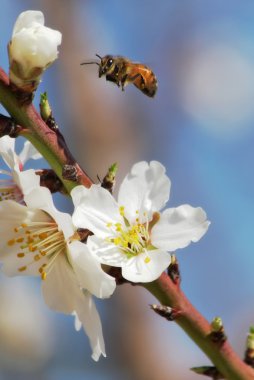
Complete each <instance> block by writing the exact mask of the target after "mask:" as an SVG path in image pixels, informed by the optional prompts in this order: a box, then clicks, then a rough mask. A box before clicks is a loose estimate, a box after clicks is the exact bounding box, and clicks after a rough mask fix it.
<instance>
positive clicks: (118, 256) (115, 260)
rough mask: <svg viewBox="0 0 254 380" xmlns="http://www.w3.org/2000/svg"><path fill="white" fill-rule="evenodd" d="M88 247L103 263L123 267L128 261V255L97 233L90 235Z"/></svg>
mask: <svg viewBox="0 0 254 380" xmlns="http://www.w3.org/2000/svg"><path fill="white" fill-rule="evenodd" d="M87 246H88V248H89V249H90V250H91V251H92V252H93V253H94V254H95V255H96V256H97V257H98V260H99V261H100V263H102V264H106V265H109V266H113V267H122V266H124V265H126V263H127V262H128V258H127V256H126V255H125V254H124V253H123V252H122V251H121V250H120V248H119V247H117V246H116V245H115V244H110V243H108V242H106V241H105V240H102V239H100V238H98V237H97V236H96V235H93V236H89V238H88V240H87Z"/></svg>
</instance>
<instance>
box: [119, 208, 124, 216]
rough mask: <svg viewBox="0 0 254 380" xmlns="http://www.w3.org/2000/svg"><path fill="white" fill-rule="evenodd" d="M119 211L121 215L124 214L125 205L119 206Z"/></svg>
mask: <svg viewBox="0 0 254 380" xmlns="http://www.w3.org/2000/svg"><path fill="white" fill-rule="evenodd" d="M119 213H120V215H121V216H124V206H120V207H119Z"/></svg>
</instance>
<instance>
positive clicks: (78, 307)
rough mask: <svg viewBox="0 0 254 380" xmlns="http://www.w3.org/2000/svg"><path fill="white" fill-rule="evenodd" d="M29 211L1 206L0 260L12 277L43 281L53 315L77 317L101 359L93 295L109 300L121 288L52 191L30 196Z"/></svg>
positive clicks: (36, 191) (102, 349)
mask: <svg viewBox="0 0 254 380" xmlns="http://www.w3.org/2000/svg"><path fill="white" fill-rule="evenodd" d="M25 203H26V205H27V206H24V205H20V204H18V203H16V202H14V201H10V200H7V201H2V202H0V231H1V239H0V260H1V262H2V264H3V265H2V271H3V272H4V273H5V274H7V275H8V276H17V275H28V276H40V277H41V279H42V293H43V296H44V299H45V302H46V304H47V305H48V306H49V307H50V308H51V309H53V310H56V311H59V312H62V313H65V314H73V315H75V316H76V322H75V326H76V327H77V328H80V326H81V324H82V325H83V328H84V330H85V332H86V333H87V335H88V337H89V340H90V344H91V347H92V350H93V354H92V357H93V359H94V360H98V359H99V357H100V355H101V354H102V355H104V356H105V347H104V341H103V335H102V328H101V321H100V317H99V314H98V312H97V310H96V307H95V304H94V302H93V300H92V294H93V295H95V296H97V297H100V298H105V297H109V296H110V295H111V294H112V293H113V291H114V289H115V280H114V279H113V278H112V277H110V276H109V275H107V274H106V273H105V272H104V271H103V270H102V269H101V265H100V263H99V261H98V259H97V257H95V256H94V255H93V254H92V253H91V252H90V251H89V249H88V247H87V245H86V244H83V243H82V242H81V241H79V236H78V234H77V231H76V229H75V227H74V225H73V223H72V220H71V216H70V215H69V214H66V213H62V212H59V211H58V210H57V209H56V208H55V206H54V204H53V200H52V195H51V193H50V191H49V190H48V189H47V188H43V187H39V188H37V189H34V190H32V191H31V192H30V193H29V194H28V195H26V196H25Z"/></svg>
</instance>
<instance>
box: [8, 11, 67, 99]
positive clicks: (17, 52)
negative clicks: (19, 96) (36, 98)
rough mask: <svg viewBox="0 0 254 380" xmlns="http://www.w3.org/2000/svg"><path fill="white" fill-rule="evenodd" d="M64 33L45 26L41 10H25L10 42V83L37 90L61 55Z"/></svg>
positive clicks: (29, 91) (27, 90) (18, 86)
mask: <svg viewBox="0 0 254 380" xmlns="http://www.w3.org/2000/svg"><path fill="white" fill-rule="evenodd" d="M61 40H62V34H61V33H60V32H59V31H57V30H53V29H50V28H47V27H46V26H44V15H43V13H42V12H40V11H26V12H22V13H21V14H20V15H19V16H18V18H17V20H16V23H15V25H14V28H13V33H12V39H11V41H10V42H9V45H8V54H9V63H10V82H11V84H14V85H15V86H16V88H17V90H20V91H22V92H25V93H33V92H34V91H35V90H36V88H37V86H38V84H39V82H40V77H41V75H42V73H43V71H44V70H46V69H47V68H48V67H49V66H50V65H51V64H52V63H53V62H54V61H55V60H56V58H57V56H58V50H57V47H58V46H59V45H60V44H61Z"/></svg>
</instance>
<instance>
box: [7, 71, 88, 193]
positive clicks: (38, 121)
mask: <svg viewBox="0 0 254 380" xmlns="http://www.w3.org/2000/svg"><path fill="white" fill-rule="evenodd" d="M0 103H2V105H3V106H4V107H5V109H6V110H7V111H8V112H9V114H10V115H11V117H12V118H13V119H14V120H15V121H16V123H17V124H19V125H21V126H22V127H23V128H24V131H23V132H22V133H21V134H22V135H23V136H25V137H26V138H27V139H28V140H29V141H31V143H32V144H33V145H34V146H35V147H36V148H37V150H38V151H39V152H40V153H41V154H42V155H43V156H44V158H45V159H46V160H47V161H48V163H49V165H50V166H51V167H52V169H53V170H54V171H55V173H56V174H57V176H58V177H59V178H60V180H61V181H62V182H63V184H64V186H65V188H66V190H67V191H68V192H70V191H71V190H72V189H73V187H75V186H76V185H77V184H82V185H84V186H85V187H90V186H91V184H92V181H91V179H90V178H89V177H88V176H87V174H86V173H85V172H84V171H83V170H82V169H81V167H80V166H79V165H78V164H77V162H76V160H75V159H74V158H73V156H72V154H71V153H70V151H69V149H68V147H67V145H66V143H65V141H64V139H63V138H62V136H61V134H58V133H56V132H55V131H52V130H51V129H50V128H48V126H47V125H46V124H45V122H44V121H43V120H42V118H41V117H40V115H39V114H38V112H37V111H36V110H35V108H34V106H33V105H32V104H28V105H25V104H24V105H21V104H20V102H19V101H18V99H17V98H16V96H15V95H14V94H13V93H12V91H11V89H10V86H9V78H8V76H7V75H6V73H5V72H4V71H3V70H2V69H1V68H0ZM64 165H72V166H73V167H74V168H75V171H76V181H75V182H74V181H69V180H65V179H64V178H63V176H62V170H63V167H64Z"/></svg>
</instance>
